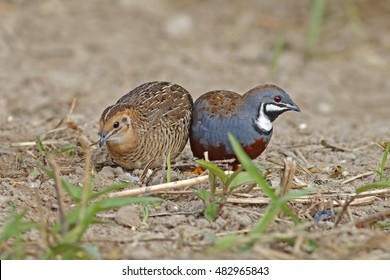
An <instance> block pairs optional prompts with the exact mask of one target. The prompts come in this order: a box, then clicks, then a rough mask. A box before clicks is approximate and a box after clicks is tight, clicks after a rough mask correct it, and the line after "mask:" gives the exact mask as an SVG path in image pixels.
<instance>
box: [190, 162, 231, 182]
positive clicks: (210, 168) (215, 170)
mask: <svg viewBox="0 0 390 280" xmlns="http://www.w3.org/2000/svg"><path fill="white" fill-rule="evenodd" d="M196 162H197V163H198V164H199V165H200V166H201V167H202V168H205V169H207V170H208V171H209V172H211V173H213V174H214V175H215V176H217V177H218V178H219V179H221V181H222V182H223V183H226V181H227V180H228V178H229V176H228V175H226V174H225V172H224V171H223V170H222V169H221V168H219V167H218V166H216V165H215V164H214V163H212V162H209V161H205V160H201V159H200V160H197V161H196Z"/></svg>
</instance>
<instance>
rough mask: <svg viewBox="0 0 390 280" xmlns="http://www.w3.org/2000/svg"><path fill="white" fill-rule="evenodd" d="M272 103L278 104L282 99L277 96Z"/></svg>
mask: <svg viewBox="0 0 390 280" xmlns="http://www.w3.org/2000/svg"><path fill="white" fill-rule="evenodd" d="M274 101H275V102H276V103H279V102H280V101H282V97H281V96H280V95H277V96H275V97H274Z"/></svg>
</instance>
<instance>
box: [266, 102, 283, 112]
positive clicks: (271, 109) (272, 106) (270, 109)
mask: <svg viewBox="0 0 390 280" xmlns="http://www.w3.org/2000/svg"><path fill="white" fill-rule="evenodd" d="M285 110H286V107H279V106H277V105H275V104H272V103H271V104H267V105H266V106H265V111H267V112H280V111H285Z"/></svg>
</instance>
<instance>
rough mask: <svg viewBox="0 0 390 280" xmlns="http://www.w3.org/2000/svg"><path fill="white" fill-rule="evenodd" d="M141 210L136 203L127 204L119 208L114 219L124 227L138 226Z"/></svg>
mask: <svg viewBox="0 0 390 280" xmlns="http://www.w3.org/2000/svg"><path fill="white" fill-rule="evenodd" d="M140 216H141V212H140V209H139V206H138V205H129V206H125V207H121V208H119V210H118V212H117V213H116V216H115V221H116V222H117V223H118V224H120V225H122V226H126V227H139V225H140V224H141V218H140Z"/></svg>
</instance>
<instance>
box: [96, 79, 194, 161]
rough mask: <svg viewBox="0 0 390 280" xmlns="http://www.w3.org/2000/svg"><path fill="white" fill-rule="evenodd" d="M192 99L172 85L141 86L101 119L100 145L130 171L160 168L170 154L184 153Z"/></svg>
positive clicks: (183, 90)
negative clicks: (104, 145) (105, 145)
mask: <svg viewBox="0 0 390 280" xmlns="http://www.w3.org/2000/svg"><path fill="white" fill-rule="evenodd" d="M191 110H192V98H191V95H190V94H189V93H188V92H187V90H185V89H184V88H183V87H181V86H179V85H177V84H174V83H169V82H150V83H145V84H142V85H140V86H138V87H136V88H135V89H133V90H132V91H130V92H129V93H127V94H126V95H124V96H123V97H122V98H120V99H119V100H118V101H117V103H116V104H114V105H111V106H109V107H108V108H106V109H105V110H104V111H103V113H102V115H101V117H100V122H99V123H100V132H99V135H100V140H99V144H100V145H103V144H104V143H106V144H107V147H108V150H109V153H110V155H111V157H112V158H113V160H114V161H115V162H116V163H117V164H119V165H120V166H122V167H124V168H127V169H135V168H144V167H145V166H146V165H148V166H149V167H151V168H154V167H158V166H161V164H162V163H163V160H164V158H165V157H166V156H167V155H168V154H169V153H170V155H171V159H172V160H173V159H175V158H176V157H177V156H178V155H179V154H180V153H181V152H182V150H183V149H184V146H185V145H186V143H187V140H188V134H189V126H190V124H191Z"/></svg>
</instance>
